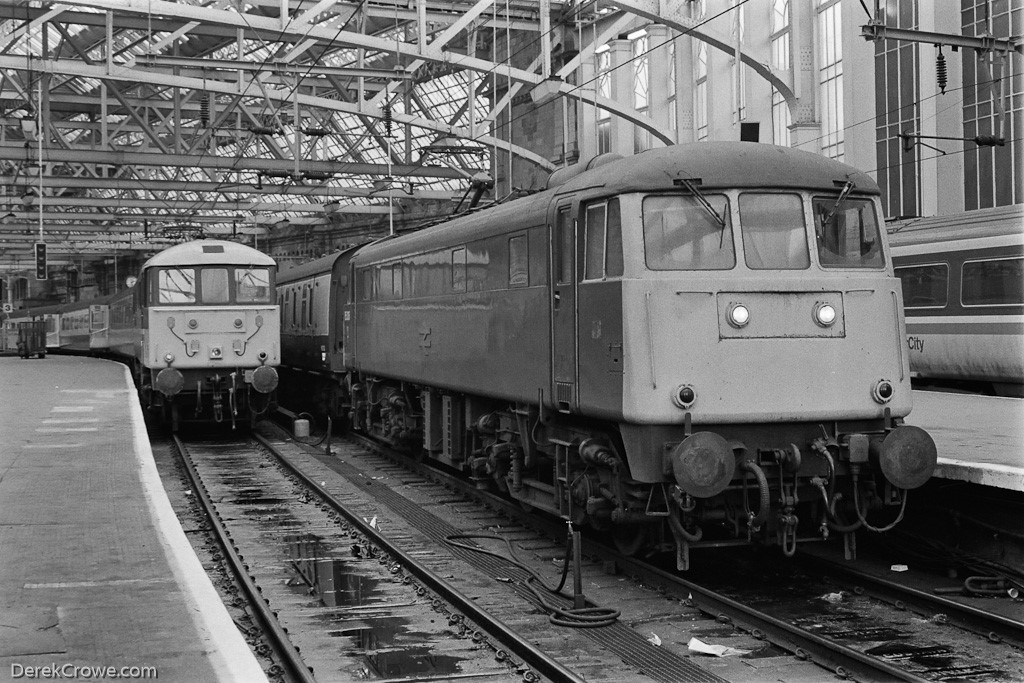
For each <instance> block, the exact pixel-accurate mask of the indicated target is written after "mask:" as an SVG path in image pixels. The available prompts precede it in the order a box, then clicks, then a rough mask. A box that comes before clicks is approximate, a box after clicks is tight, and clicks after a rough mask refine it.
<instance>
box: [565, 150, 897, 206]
mask: <svg viewBox="0 0 1024 683" xmlns="http://www.w3.org/2000/svg"><path fill="white" fill-rule="evenodd" d="M599 161H600V157H598V158H597V159H594V160H591V162H589V163H590V164H594V162H599ZM566 170H570V169H566ZM557 173H558V172H556V174H554V175H555V177H554V178H553V180H555V181H557ZM570 175H571V177H569V178H568V179H567V180H565V181H564V182H563V183H561V184H560V185H557V186H555V187H554V188H553V189H554V190H555V192H556V193H559V194H561V193H564V192H570V191H574V190H580V189H583V188H586V187H593V186H595V185H604V188H605V190H606V191H609V192H610V193H619V192H636V191H651V190H660V189H672V188H673V187H677V186H676V185H675V184H674V181H675V180H676V179H679V178H685V179H693V178H699V179H700V187H701V188H730V187H740V188H743V187H770V188H794V189H797V188H800V189H812V190H826V191H835V190H836V189H838V187H842V185H843V183H845V182H847V181H853V184H854V191H855V192H858V193H868V194H879V193H880V192H879V189H878V184H877V183H876V182H875V181H874V179H872V178H871V176H869V175H868V174H867V173H864V172H863V171H860V170H858V169H856V168H854V167H853V166H849V165H847V164H844V163H841V162H838V161H835V160H834V159H829V158H827V157H824V156H822V155H820V154H814V153H811V152H804V151H802V150H799V149H793V148H791V147H778V146H776V145H768V144H763V143H758V142H694V143H687V144H681V145H672V146H671V147H658V148H656V149H649V150H647V151H646V152H641V153H640V154H635V155H633V156H629V157H623V158H622V159H619V160H615V161H609V162H607V163H603V164H599V165H597V167H596V168H593V169H592V170H586V171H582V172H579V173H578V175H575V174H571V173H570ZM837 183H838V186H837Z"/></svg>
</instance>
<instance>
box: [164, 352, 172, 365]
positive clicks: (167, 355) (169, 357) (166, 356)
mask: <svg viewBox="0 0 1024 683" xmlns="http://www.w3.org/2000/svg"><path fill="white" fill-rule="evenodd" d="M164 362H165V363H167V364H168V365H170V364H171V363H173V362H174V354H173V353H165V354H164Z"/></svg>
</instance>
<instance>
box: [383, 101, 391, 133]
mask: <svg viewBox="0 0 1024 683" xmlns="http://www.w3.org/2000/svg"><path fill="white" fill-rule="evenodd" d="M384 135H386V136H388V137H391V105H390V104H385V105H384Z"/></svg>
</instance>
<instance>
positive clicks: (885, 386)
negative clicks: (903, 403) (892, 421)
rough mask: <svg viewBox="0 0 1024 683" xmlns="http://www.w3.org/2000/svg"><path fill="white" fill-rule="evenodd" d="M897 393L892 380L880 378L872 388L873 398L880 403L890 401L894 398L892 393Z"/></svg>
mask: <svg viewBox="0 0 1024 683" xmlns="http://www.w3.org/2000/svg"><path fill="white" fill-rule="evenodd" d="M894 393H896V390H895V389H893V386H892V382H890V381H889V380H887V379H880V380H878V382H876V383H875V387H874V389H872V390H871V398H873V399H875V401H876V402H878V403H888V402H889V401H890V400H892V395H893V394H894Z"/></svg>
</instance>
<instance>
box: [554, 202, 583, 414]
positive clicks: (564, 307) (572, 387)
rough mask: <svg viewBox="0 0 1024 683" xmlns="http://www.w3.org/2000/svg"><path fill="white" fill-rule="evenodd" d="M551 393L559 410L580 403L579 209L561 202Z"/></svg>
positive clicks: (556, 228) (556, 225)
mask: <svg viewBox="0 0 1024 683" xmlns="http://www.w3.org/2000/svg"><path fill="white" fill-rule="evenodd" d="M550 234H551V396H552V397H553V399H554V403H555V405H556V406H557V407H558V410H560V411H562V412H569V411H571V410H574V409H576V407H577V406H578V390H577V357H576V356H577V354H576V211H575V206H574V203H573V202H572V201H565V202H562V203H559V204H558V206H557V207H556V209H555V216H554V225H553V226H551V233H550Z"/></svg>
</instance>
